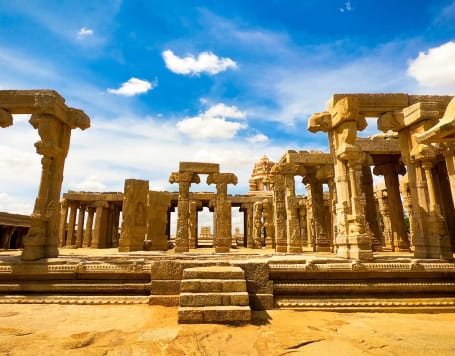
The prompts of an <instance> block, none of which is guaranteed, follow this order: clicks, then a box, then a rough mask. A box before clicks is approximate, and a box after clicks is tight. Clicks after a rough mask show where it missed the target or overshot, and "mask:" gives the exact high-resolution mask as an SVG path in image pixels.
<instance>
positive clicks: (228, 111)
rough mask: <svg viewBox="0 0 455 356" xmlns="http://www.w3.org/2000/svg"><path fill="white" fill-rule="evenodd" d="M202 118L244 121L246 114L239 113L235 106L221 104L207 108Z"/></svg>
mask: <svg viewBox="0 0 455 356" xmlns="http://www.w3.org/2000/svg"><path fill="white" fill-rule="evenodd" d="M203 116H204V117H208V118H209V117H219V118H224V117H230V118H232V119H245V118H246V113H245V112H244V111H240V110H239V109H237V107H236V106H227V105H225V104H223V103H218V104H216V105H213V106H211V107H210V108H208V109H207V110H206V111H205V112H204V114H203Z"/></svg>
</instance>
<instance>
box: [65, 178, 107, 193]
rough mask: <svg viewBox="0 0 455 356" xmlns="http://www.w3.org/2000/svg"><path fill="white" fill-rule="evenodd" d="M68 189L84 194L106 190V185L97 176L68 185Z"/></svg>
mask: <svg viewBox="0 0 455 356" xmlns="http://www.w3.org/2000/svg"><path fill="white" fill-rule="evenodd" d="M68 188H69V189H71V190H79V191H85V192H101V191H104V190H105V189H106V185H105V184H104V183H103V182H102V179H101V178H100V177H99V176H98V175H91V176H89V177H87V178H86V179H84V180H83V181H81V182H77V183H72V184H69V186H68Z"/></svg>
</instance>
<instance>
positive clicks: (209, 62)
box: [162, 50, 237, 75]
mask: <svg viewBox="0 0 455 356" xmlns="http://www.w3.org/2000/svg"><path fill="white" fill-rule="evenodd" d="M162 56H163V59H164V62H165V63H166V67H167V68H168V69H169V70H170V71H172V72H174V73H177V74H189V75H199V74H201V73H207V74H210V75H215V74H218V73H220V72H224V71H225V70H228V69H235V68H237V63H236V62H235V61H233V60H232V59H230V58H222V57H221V58H220V57H218V56H217V55H216V54H214V53H212V52H201V53H199V54H198V56H197V57H194V56H193V55H189V56H186V57H179V56H176V55H175V54H174V52H172V51H171V50H166V51H164V52H163V53H162Z"/></svg>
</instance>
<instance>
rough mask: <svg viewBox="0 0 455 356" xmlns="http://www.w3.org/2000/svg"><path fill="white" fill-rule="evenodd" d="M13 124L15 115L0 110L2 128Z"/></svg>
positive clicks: (0, 125)
mask: <svg viewBox="0 0 455 356" xmlns="http://www.w3.org/2000/svg"><path fill="white" fill-rule="evenodd" d="M12 124H13V115H11V114H10V113H9V112H8V111H6V110H2V109H0V127H8V126H11V125H12Z"/></svg>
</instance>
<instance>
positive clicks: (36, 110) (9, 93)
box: [0, 90, 90, 130]
mask: <svg viewBox="0 0 455 356" xmlns="http://www.w3.org/2000/svg"><path fill="white" fill-rule="evenodd" d="M0 109H1V110H3V111H6V112H8V113H10V114H32V116H33V115H43V114H46V115H52V116H54V117H56V118H57V119H58V120H60V121H61V122H63V123H65V124H66V125H68V126H69V127H70V128H71V129H75V128H80V129H82V130H85V129H86V128H89V127H90V119H89V117H88V116H87V115H86V114H85V113H84V112H83V111H82V110H79V109H74V108H70V107H68V106H66V104H65V99H64V98H63V97H62V96H61V95H60V94H58V93H57V92H56V91H54V90H0ZM0 121H2V120H1V119H0ZM32 125H33V124H32Z"/></svg>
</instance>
